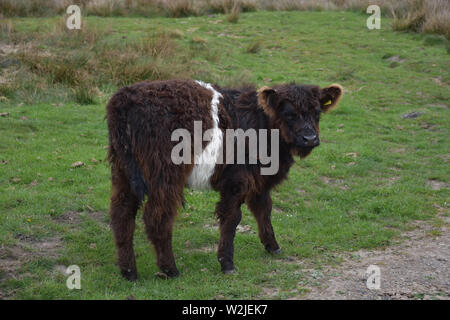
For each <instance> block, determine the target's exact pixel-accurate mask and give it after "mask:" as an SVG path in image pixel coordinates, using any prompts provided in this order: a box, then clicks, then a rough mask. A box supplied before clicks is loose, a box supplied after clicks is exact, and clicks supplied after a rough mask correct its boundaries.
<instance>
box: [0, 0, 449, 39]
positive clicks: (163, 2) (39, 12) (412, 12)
mask: <svg viewBox="0 0 450 320" xmlns="http://www.w3.org/2000/svg"><path fill="white" fill-rule="evenodd" d="M73 3H75V4H78V5H80V6H81V7H82V10H83V14H87V15H97V16H125V15H138V16H161V15H163V16H169V17H175V18H178V17H185V16H197V15H203V14H211V13H225V14H228V17H227V20H228V21H229V22H237V21H238V20H239V12H247V11H255V10H277V11H278V10H283V11H286V10H356V11H365V10H366V9H367V7H368V6H369V5H371V4H377V5H379V6H380V7H381V8H382V12H383V14H385V15H387V16H391V17H393V18H394V19H395V21H394V25H393V27H394V29H395V30H408V31H414V32H426V33H437V34H443V35H445V36H446V37H447V38H449V33H450V31H449V30H450V1H448V0H0V16H5V17H15V16H45V15H55V14H63V13H64V11H65V8H67V7H68V6H69V5H70V4H73Z"/></svg>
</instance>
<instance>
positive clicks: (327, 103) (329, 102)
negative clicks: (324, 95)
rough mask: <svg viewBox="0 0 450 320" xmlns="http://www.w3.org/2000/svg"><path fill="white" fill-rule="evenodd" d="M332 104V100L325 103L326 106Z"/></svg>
mask: <svg viewBox="0 0 450 320" xmlns="http://www.w3.org/2000/svg"><path fill="white" fill-rule="evenodd" d="M330 104H331V100H330V101H327V102H325V103H324V104H323V105H324V106H329V105H330Z"/></svg>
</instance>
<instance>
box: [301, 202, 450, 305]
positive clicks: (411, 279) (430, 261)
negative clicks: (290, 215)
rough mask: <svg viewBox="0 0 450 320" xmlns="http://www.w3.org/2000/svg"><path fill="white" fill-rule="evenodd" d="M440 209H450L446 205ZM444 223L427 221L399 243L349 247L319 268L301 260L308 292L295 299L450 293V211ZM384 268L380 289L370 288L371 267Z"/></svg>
mask: <svg viewBox="0 0 450 320" xmlns="http://www.w3.org/2000/svg"><path fill="white" fill-rule="evenodd" d="M442 209H443V210H441V211H439V210H438V211H439V213H443V212H444V211H448V210H446V209H445V208H442ZM440 219H441V220H442V221H443V225H442V226H440V227H436V226H432V225H430V224H428V223H425V222H423V221H418V222H415V223H414V226H415V229H413V230H412V231H408V232H405V233H404V234H403V235H402V242H401V243H400V244H399V245H394V246H389V247H387V248H384V249H379V250H359V251H357V252H353V253H347V254H345V255H344V256H343V259H344V261H343V262H342V263H341V264H340V265H338V266H337V267H331V266H330V267H326V268H324V270H321V271H320V276H317V275H315V270H311V269H308V266H307V265H305V264H303V263H301V262H300V261H297V260H296V259H293V263H298V264H299V266H300V268H301V270H299V272H302V273H303V274H305V275H306V277H307V280H306V281H305V282H302V283H299V285H300V286H303V287H304V286H305V285H304V283H307V284H312V285H307V290H306V291H307V292H308V293H306V294H305V295H301V296H298V297H293V298H294V299H335V300H337V299H352V300H356V299H376V300H386V299H388V300H391V299H396V300H397V299H446V300H447V299H450V232H449V226H450V217H448V216H444V215H441V216H440ZM370 265H374V266H377V267H379V268H380V289H371V290H369V289H368V288H367V277H368V274H367V273H366V272H367V268H368V267H369V266H370Z"/></svg>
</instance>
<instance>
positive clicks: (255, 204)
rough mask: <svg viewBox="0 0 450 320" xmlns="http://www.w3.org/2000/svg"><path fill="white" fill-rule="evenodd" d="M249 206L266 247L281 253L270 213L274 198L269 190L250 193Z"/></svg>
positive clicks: (273, 251) (275, 252)
mask: <svg viewBox="0 0 450 320" xmlns="http://www.w3.org/2000/svg"><path fill="white" fill-rule="evenodd" d="M246 202H247V206H248V207H249V209H250V211H251V212H252V213H253V215H254V216H255V219H256V222H257V223H258V233H259V238H260V239H261V243H262V244H263V245H264V248H265V249H266V250H267V251H268V252H270V253H274V254H279V253H281V249H280V246H279V245H278V243H277V240H275V233H274V231H273V227H272V222H271V219H270V214H271V212H272V198H271V197H270V192H269V191H264V192H262V193H259V194H253V195H250V196H249V197H248V198H247V199H246Z"/></svg>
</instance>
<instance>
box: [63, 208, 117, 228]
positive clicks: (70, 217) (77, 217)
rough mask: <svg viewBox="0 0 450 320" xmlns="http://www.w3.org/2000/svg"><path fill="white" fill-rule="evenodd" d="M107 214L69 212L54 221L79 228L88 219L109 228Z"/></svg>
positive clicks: (100, 212) (101, 212)
mask: <svg viewBox="0 0 450 320" xmlns="http://www.w3.org/2000/svg"><path fill="white" fill-rule="evenodd" d="M106 216H107V214H106V213H105V212H103V211H94V212H78V211H67V212H65V213H63V214H62V215H60V216H58V217H55V218H54V220H55V221H56V222H58V223H65V224H69V225H72V226H77V225H79V224H80V223H81V221H82V218H83V217H87V218H88V219H92V220H94V221H97V222H99V223H100V224H101V225H102V226H104V227H109V225H108V223H107V222H106V221H107V220H106Z"/></svg>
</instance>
